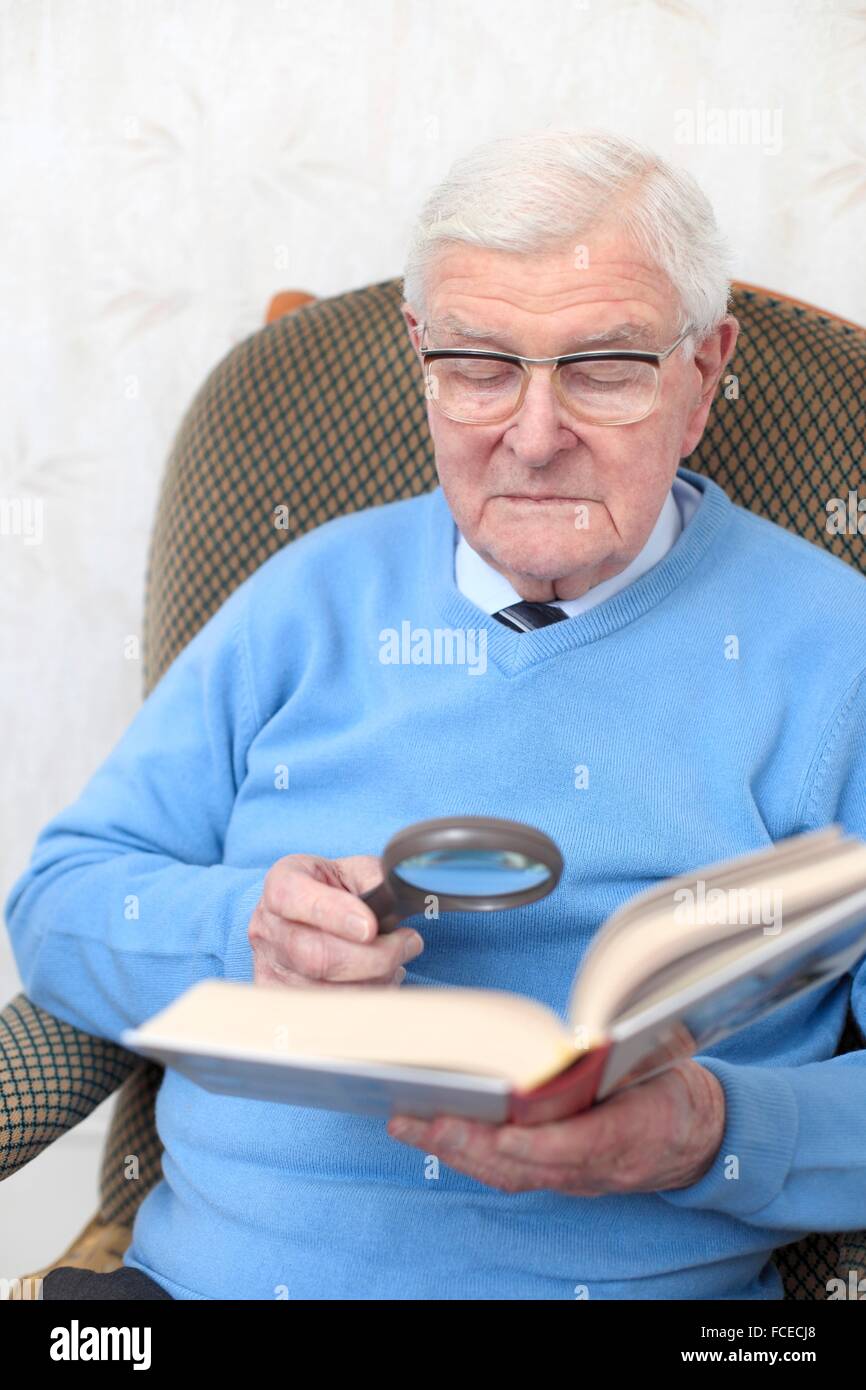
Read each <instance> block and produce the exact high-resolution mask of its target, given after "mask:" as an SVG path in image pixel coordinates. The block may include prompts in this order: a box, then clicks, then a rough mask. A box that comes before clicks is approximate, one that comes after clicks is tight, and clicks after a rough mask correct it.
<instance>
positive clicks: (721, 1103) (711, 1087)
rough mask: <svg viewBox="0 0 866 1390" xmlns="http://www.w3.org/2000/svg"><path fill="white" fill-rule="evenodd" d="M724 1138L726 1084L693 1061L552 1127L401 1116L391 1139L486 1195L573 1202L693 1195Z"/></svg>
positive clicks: (453, 1117)
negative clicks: (614, 1195)
mask: <svg viewBox="0 0 866 1390" xmlns="http://www.w3.org/2000/svg"><path fill="white" fill-rule="evenodd" d="M401 1125H402V1126H408V1128H404V1129H402V1130H401ZM724 1130H725V1093H724V1089H723V1087H722V1085H721V1082H720V1081H719V1080H718V1078H717V1077H716V1076H714V1075H713V1073H712V1072H711V1071H708V1070H707V1069H706V1067H702V1066H701V1065H700V1064H699V1063H698V1062H694V1061H685V1062H678V1063H677V1064H676V1065H675V1066H673V1067H670V1068H669V1069H668V1070H666V1071H664V1072H661V1073H660V1074H659V1075H658V1076H654V1077H652V1078H651V1079H650V1080H649V1081H644V1082H642V1083H641V1084H640V1085H637V1086H630V1087H629V1088H628V1089H627V1090H624V1091H620V1092H618V1093H616V1094H614V1095H612V1096H611V1097H609V1099H607V1100H605V1101H603V1102H602V1103H601V1104H600V1105H597V1106H595V1107H594V1108H593V1109H591V1110H585V1111H584V1112H583V1113H582V1114H580V1115H574V1116H571V1117H570V1118H569V1119H565V1120H556V1121H554V1122H553V1123H549V1124H541V1125H513V1124H505V1125H493V1124H486V1123H482V1122H480V1121H478V1120H465V1119H462V1118H460V1117H459V1116H456V1115H437V1116H436V1118H435V1119H433V1120H418V1119H414V1118H412V1117H411V1116H408V1115H394V1116H393V1117H392V1118H391V1120H390V1121H389V1122H388V1133H389V1134H390V1135H391V1137H392V1138H395V1139H400V1140H402V1141H403V1142H404V1143H406V1144H411V1145H413V1146H414V1147H415V1148H417V1149H422V1150H423V1151H424V1152H425V1153H430V1154H435V1156H436V1157H437V1158H439V1159H440V1160H441V1162H443V1163H445V1164H447V1166H448V1167H449V1168H455V1169H456V1170H457V1171H458V1172H460V1173H467V1174H468V1175H469V1176H470V1177H472V1178H476V1179H477V1180H478V1181H479V1182H483V1183H485V1184H486V1185H487V1186H488V1187H498V1188H500V1189H501V1190H502V1191H503V1192H534V1191H537V1190H539V1189H547V1188H549V1189H552V1190H553V1191H556V1192H568V1193H571V1194H572V1196H575V1197H598V1196H601V1195H603V1194H604V1193H611V1192H660V1191H664V1190H665V1189H667V1188H675V1187H688V1186H689V1185H690V1184H691V1183H693V1182H697V1180H698V1178H700V1177H703V1175H704V1173H706V1172H707V1170H708V1169H709V1168H710V1167H711V1166H712V1163H713V1159H714V1158H715V1156H716V1154H717V1153H718V1150H719V1147H720V1145H721V1142H722V1136H723V1134H724Z"/></svg>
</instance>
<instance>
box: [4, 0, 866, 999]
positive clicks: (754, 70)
mask: <svg viewBox="0 0 866 1390" xmlns="http://www.w3.org/2000/svg"><path fill="white" fill-rule="evenodd" d="M864 59H866V4H863V3H860V4H845V3H842V0H838V3H837V2H835V0H760V3H757V2H756V0H726V3H725V4H724V5H721V4H719V3H718V2H717V0H544V3H542V4H538V5H527V4H526V3H525V0H436V3H435V4H433V5H431V4H430V3H428V0H323V2H322V3H319V4H317V5H312V6H311V5H308V4H305V3H302V0H56V3H52V0H0V171H2V187H3V192H4V199H3V217H2V219H0V286H2V310H3V312H2V316H0V380H2V384H3V391H2V397H3V408H2V412H0V565H2V582H0V631H2V634H3V645H2V676H3V679H2V681H0V702H2V709H0V717H2V727H3V729H4V740H3V748H4V751H3V756H2V766H3V796H2V799H0V847H2V848H0V856H2V858H0V892H2V893H3V896H4V898H5V895H6V892H7V890H8V888H9V887H10V886H11V883H12V880H13V878H14V877H16V876H17V874H18V872H19V871H20V870H21V868H22V867H23V865H24V863H25V862H26V858H27V857H28V855H29V852H30V848H31V846H32V841H33V838H34V836H35V834H36V832H37V831H38V829H39V828H40V827H41V825H42V824H43V823H44V822H45V821H46V820H47V819H48V818H49V816H51V815H52V814H54V812H55V811H56V810H58V809H60V807H62V806H63V805H65V804H66V803H67V802H68V801H69V800H71V799H72V798H73V797H74V796H75V795H77V793H78V791H79V790H80V788H81V786H82V784H83V782H84V780H85V779H86V777H87V776H88V775H89V774H90V772H91V771H92V770H93V769H94V768H95V766H96V765H97V764H98V762H99V761H101V759H102V758H103V757H104V756H105V755H106V754H107V753H108V752H109V750H110V749H111V747H112V746H113V744H114V743H115V742H116V740H117V738H118V737H119V736H120V734H121V732H122V730H123V729H124V728H125V726H126V724H127V723H128V721H129V719H130V718H131V716H132V714H133V712H134V710H135V708H136V705H137V704H138V701H139V698H140V686H141V663H140V659H139V658H138V656H137V653H136V643H135V640H134V639H135V638H136V637H138V636H140V633H141V598H142V587H143V578H144V562H145V555H146V547H147V538H148V529H149V525H150V521H151V517H152V514H153V510H154V505H155V499H156V494H157V488H158V483H159V478H160V471H161V469H162V466H163V461H164V459H165V456H166V452H167V449H168V447H169V444H170V441H171V438H172V434H173V432H174V430H175V428H176V426H177V424H178V422H179V419H180V416H181V414H182V412H183V410H184V407H185V406H186V404H187V403H188V401H189V399H190V397H191V396H192V394H193V392H194V391H195V389H196V387H197V385H198V384H199V383H200V382H201V380H202V378H203V377H204V376H205V374H206V373H207V371H208V370H209V368H210V367H211V366H212V365H213V364H214V363H215V362H216V361H217V360H218V359H219V358H220V357H221V356H222V355H223V354H224V353H225V352H226V351H227V350H228V349H229V348H230V347H231V346H232V344H234V343H236V342H237V341H238V340H239V339H241V338H243V337H244V336H246V335H247V334H249V333H250V332H252V331H253V330H254V329H255V328H256V327H257V326H258V324H259V323H260V321H261V318H262V315H263V313H264V309H265V306H266V304H267V301H268V299H269V297H270V296H271V294H272V293H273V292H274V291H275V290H276V289H278V288H281V287H283V288H285V287H290V288H303V289H306V290H309V291H312V292H314V293H316V294H319V295H328V294H334V293H338V292H340V291H342V290H344V289H347V288H350V287H353V286H358V285H362V284H365V283H368V282H370V281H375V280H381V279H385V278H387V277H389V276H391V275H393V274H397V273H399V272H400V271H401V269H402V256H403V250H404V246H405V242H406V237H407V233H408V229H409V225H410V220H411V218H412V216H413V214H414V212H415V210H416V208H417V206H418V205H419V203H420V200H421V199H422V197H423V196H424V194H425V191H426V190H427V188H428V187H429V185H430V184H431V183H432V182H433V181H434V180H435V179H436V178H438V177H439V176H440V175H441V174H442V173H443V172H444V170H445V169H446V167H447V166H448V164H449V163H450V161H451V159H452V158H453V157H454V156H455V155H457V154H458V153H460V152H461V151H463V150H464V149H466V148H467V147H468V146H470V145H471V144H474V143H476V142H477V141H480V140H482V139H484V138H485V137H487V136H492V135H495V134H501V133H505V132H508V131H511V130H519V129H526V128H531V127H536V126H547V125H557V126H580V125H606V126H609V127H611V128H613V129H616V130H619V131H622V132H624V133H627V134H632V135H636V136H638V137H639V138H642V139H644V140H646V141H647V142H648V143H650V144H652V145H654V146H655V147H656V148H658V149H659V151H660V152H662V153H664V154H665V155H667V156H669V157H672V158H675V159H678V160H680V161H681V162H682V163H684V164H685V165H687V166H688V167H689V168H690V169H691V170H692V171H693V172H694V173H695V174H696V175H697V176H698V178H699V179H700V180H701V182H702V183H703V185H704V187H705V188H706V190H707V192H708V193H709V194H710V196H711V197H712V199H713V201H714V203H715V206H716V208H717V211H718V214H719V217H720V219H721V221H722V224H723V225H724V227H725V228H726V230H727V231H728V233H729V235H730V237H731V240H732V242H733V244H734V247H735V250H736V256H737V261H736V273H737V275H738V276H739V277H740V278H743V279H746V280H749V281H752V282H757V283H759V284H765V285H768V286H770V287H772V288H775V289H779V290H782V291H785V292H787V293H789V294H793V295H795V296H798V297H800V298H803V299H806V300H810V301H812V302H813V303H817V304H819V305H822V306H824V307H826V308H830V309H833V310H835V311H837V312H838V313H840V314H842V315H844V316H845V317H848V318H852V319H855V320H858V321H860V322H863V323H866V261H864V254H863V248H864V244H866V120H864V116H866V99H864V89H863V85H862V74H863V68H864ZM0 936H2V937H3V939H2V941H0V991H2V994H3V997H4V999H5V998H7V997H8V996H9V995H10V994H11V993H12V992H13V991H14V989H15V988H16V987H17V984H16V974H15V970H14V966H13V964H12V958H11V954H10V952H9V950H8V945H7V942H6V940H5V934H3V933H0Z"/></svg>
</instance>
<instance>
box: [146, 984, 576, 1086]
mask: <svg viewBox="0 0 866 1390" xmlns="http://www.w3.org/2000/svg"><path fill="white" fill-rule="evenodd" d="M157 1039H158V1040H159V1041H160V1042H162V1043H169V1044H170V1045H171V1046H172V1047H173V1048H177V1049H179V1050H183V1049H185V1048H188V1049H191V1050H193V1051H195V1050H198V1051H202V1050H208V1051H209V1052H210V1053H211V1055H214V1053H215V1052H217V1053H222V1055H228V1056H236V1057H247V1058H251V1057H255V1058H256V1059H258V1060H267V1061H280V1060H281V1059H284V1060H287V1061H289V1060H292V1059H298V1058H320V1059H321V1058H330V1059H334V1060H338V1061H344V1062H352V1061H354V1062H386V1063H395V1064H398V1065H402V1066H415V1067H418V1066H420V1067H436V1068H440V1069H445V1070H447V1069H451V1070H455V1071H461V1072H471V1073H473V1074H482V1075H487V1076H497V1077H503V1078H505V1079H506V1080H508V1081H510V1082H511V1083H512V1085H513V1086H514V1088H515V1089H520V1090H525V1089H530V1088H531V1087H533V1086H535V1085H538V1084H540V1083H541V1082H543V1081H546V1080H548V1078H549V1077H551V1076H554V1075H556V1074H557V1073H558V1072H559V1071H560V1070H562V1068H563V1067H565V1066H568V1065H570V1064H571V1063H572V1062H573V1061H574V1059H575V1056H576V1050H575V1048H574V1046H573V1044H572V1042H571V1039H570V1035H569V1032H568V1030H567V1029H566V1027H565V1026H564V1025H563V1023H562V1022H561V1021H560V1020H559V1019H558V1018H557V1017H556V1015H555V1014H554V1013H552V1012H551V1011H550V1010H549V1009H547V1008H545V1007H544V1005H543V1004H539V1003H536V1002H535V1001H534V1000H531V999H524V998H521V997H520V996H519V995H516V994H508V993H506V992H505V991H504V990H470V989H447V990H444V989H425V988H423V987H421V986H419V987H417V988H416V987H415V986H412V985H410V986H408V987H407V986H405V985H404V986H403V988H402V989H396V988H389V987H387V986H382V987H379V986H369V987H367V986H352V985H346V986H342V985H341V986H329V987H327V988H325V989H316V988H315V987H312V988H309V989H303V988H300V989H290V988H288V987H283V986H273V987H271V986H261V985H252V984H241V983H234V982H231V981H227V980H205V981H203V982H201V983H200V984H197V985H194V986H193V987H192V989H189V990H187V991H186V993H185V994H182V995H181V996H180V998H179V999H176V1000H175V1001H174V1003H173V1004H170V1005H169V1007H168V1008H167V1009H163V1010H162V1012H161V1013H159V1014H156V1015H155V1016H154V1017H153V1018H152V1019H149V1020H148V1021H147V1023H145V1024H144V1025H143V1026H142V1027H141V1028H139V1029H137V1030H136V1032H135V1034H134V1035H133V1040H131V1041H130V1045H131V1046H133V1047H134V1046H135V1040H140V1041H141V1042H147V1041H148V1040H150V1041H154V1040H157Z"/></svg>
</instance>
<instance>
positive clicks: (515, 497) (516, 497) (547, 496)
mask: <svg viewBox="0 0 866 1390" xmlns="http://www.w3.org/2000/svg"><path fill="white" fill-rule="evenodd" d="M503 497H504V500H505V501H506V502H532V503H535V504H536V505H537V504H539V503H550V502H568V503H570V504H571V506H574V505H575V503H577V502H583V501H586V500H587V499H586V498H582V497H560V496H558V495H555V494H553V493H544V494H542V495H539V496H534V495H533V496H530V495H529V494H528V493H510V492H509V493H504V494H503Z"/></svg>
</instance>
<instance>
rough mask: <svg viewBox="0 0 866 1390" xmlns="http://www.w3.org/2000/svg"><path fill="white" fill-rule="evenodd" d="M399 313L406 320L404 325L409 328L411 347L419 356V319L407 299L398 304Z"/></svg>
mask: <svg viewBox="0 0 866 1390" xmlns="http://www.w3.org/2000/svg"><path fill="white" fill-rule="evenodd" d="M400 313H401V314H402V315H403V318H404V319H405V320H406V327H407V328H408V330H409V337H410V339H411V342H412V347H413V348H414V349H415V353H416V356H418V357H419V358H420V356H421V320H420V319H419V318H418V315H417V314H416V313H415V310H414V309H413V308H412V305H411V304H409V303H408V301H407V300H404V301H403V303H402V304H401V305H400Z"/></svg>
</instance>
